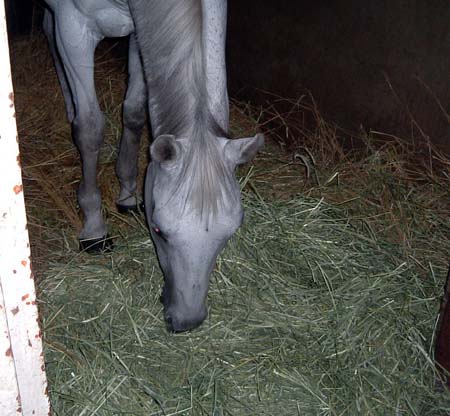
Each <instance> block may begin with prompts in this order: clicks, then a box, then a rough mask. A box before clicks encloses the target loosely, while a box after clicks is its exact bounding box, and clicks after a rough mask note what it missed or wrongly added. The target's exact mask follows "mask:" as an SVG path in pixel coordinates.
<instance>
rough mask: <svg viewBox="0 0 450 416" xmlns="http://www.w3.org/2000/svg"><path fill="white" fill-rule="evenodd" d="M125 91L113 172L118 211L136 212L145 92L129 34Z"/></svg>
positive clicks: (136, 54) (132, 38)
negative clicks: (116, 183)
mask: <svg viewBox="0 0 450 416" xmlns="http://www.w3.org/2000/svg"><path fill="white" fill-rule="evenodd" d="M128 73H129V77H128V88H127V93H126V97H125V101H124V103H123V132H122V138H121V140H120V150H119V156H118V158H117V164H116V173H117V176H118V178H119V181H120V194H119V198H118V199H117V207H118V209H119V211H121V212H127V211H130V210H136V208H137V206H138V204H139V202H140V198H139V196H138V195H137V193H136V188H137V185H136V178H137V174H138V150H139V143H140V139H141V133H142V128H143V127H144V123H145V118H146V117H145V116H146V111H145V105H146V100H147V92H146V91H147V89H146V86H145V82H144V72H143V68H142V63H141V58H140V56H139V50H138V46H137V42H136V37H135V34H134V33H132V34H131V35H130V48H129V52H128Z"/></svg>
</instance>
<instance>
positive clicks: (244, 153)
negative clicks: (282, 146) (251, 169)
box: [224, 134, 264, 166]
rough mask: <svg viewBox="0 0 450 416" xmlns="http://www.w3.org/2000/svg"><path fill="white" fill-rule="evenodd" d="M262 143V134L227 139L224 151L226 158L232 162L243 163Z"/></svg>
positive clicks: (248, 159) (253, 155)
mask: <svg viewBox="0 0 450 416" xmlns="http://www.w3.org/2000/svg"><path fill="white" fill-rule="evenodd" d="M263 145H264V135H262V134H257V135H256V136H253V137H246V138H244V139H234V140H228V141H227V144H226V145H225V148H224V152H225V156H226V158H227V159H228V160H229V161H230V162H231V163H233V164H234V166H237V165H243V164H244V163H247V162H249V161H250V160H252V159H253V158H254V157H255V156H256V153H258V151H259V149H261V147H262V146H263Z"/></svg>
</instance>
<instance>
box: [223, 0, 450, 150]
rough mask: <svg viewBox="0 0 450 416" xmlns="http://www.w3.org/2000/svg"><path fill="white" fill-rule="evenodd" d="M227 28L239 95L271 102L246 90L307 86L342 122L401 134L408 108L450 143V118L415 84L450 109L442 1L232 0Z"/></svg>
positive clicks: (449, 9) (448, 12) (449, 33)
mask: <svg viewBox="0 0 450 416" xmlns="http://www.w3.org/2000/svg"><path fill="white" fill-rule="evenodd" d="M228 27H229V38H228V69H229V74H230V89H231V91H232V92H235V93H238V92H240V94H241V97H242V98H246V97H247V98H248V97H251V98H252V99H254V100H256V101H257V102H258V101H259V102H260V101H263V100H266V99H267V97H264V96H262V95H261V94H258V93H256V92H255V91H253V90H252V89H251V88H244V89H242V88H243V87H248V86H253V87H257V88H259V89H263V90H268V91H271V92H275V93H277V94H280V95H282V96H285V97H296V96H300V94H301V93H302V92H304V89H305V88H306V89H308V90H310V91H311V93H312V94H313V96H314V97H315V99H316V100H317V101H318V103H319V106H320V108H321V109H322V110H323V112H324V113H325V114H326V115H327V116H328V117H331V118H332V119H334V120H336V121H337V122H338V123H340V124H342V125H343V126H347V127H357V126H358V125H359V124H362V125H363V126H364V127H366V128H372V129H375V130H381V131H384V132H386V131H388V132H391V133H394V134H401V135H402V136H403V137H410V136H411V134H412V133H411V131H412V130H411V117H410V115H408V110H407V109H406V107H408V109H409V111H410V113H411V114H412V115H413V117H414V118H415V120H416V121H417V123H418V124H419V125H420V127H421V128H422V129H423V130H424V132H425V133H426V134H428V135H429V136H431V138H432V139H433V140H434V141H435V142H438V143H439V142H440V143H445V142H450V121H449V120H447V119H446V118H445V116H444V115H443V113H442V112H441V111H440V110H439V108H438V106H437V105H436V102H435V100H434V98H433V97H432V95H431V94H430V93H429V92H428V91H427V90H426V88H424V87H423V85H422V84H421V82H420V81H419V80H418V78H419V79H421V80H423V81H424V82H425V83H426V84H427V85H428V86H429V87H430V88H431V90H432V91H433V93H434V94H435V95H436V97H437V98H438V99H439V100H440V102H441V104H442V105H443V106H444V107H445V109H446V110H447V112H449V113H450V3H449V2H448V0H431V1H424V0H372V1H361V0H321V1H320V0H319V1H300V0H277V1H275V0H245V1H241V0H229V24H228ZM386 77H387V78H388V79H389V80H390V82H391V84H392V87H393V89H394V90H395V93H396V94H398V99H397V98H396V97H395V94H394V93H393V92H392V90H391V88H390V87H389V84H388V82H387V81H386V79H385V78H386ZM399 100H401V102H402V104H401V103H399ZM413 133H414V134H417V130H414V129H413Z"/></svg>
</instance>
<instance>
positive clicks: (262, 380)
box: [12, 34, 450, 416]
mask: <svg viewBox="0 0 450 416" xmlns="http://www.w3.org/2000/svg"><path fill="white" fill-rule="evenodd" d="M111 45H112V44H111V43H109V44H108V43H106V44H103V46H102V45H100V49H99V53H98V54H97V71H96V81H97V83H98V97H99V101H100V103H101V105H102V107H103V108H104V109H105V111H106V112H107V121H108V123H107V130H106V140H105V146H104V149H103V152H102V156H101V162H100V169H99V170H100V175H99V181H100V187H101V189H102V193H103V196H104V210H105V215H106V217H107V220H108V223H109V224H110V225H111V233H112V234H113V235H114V236H115V237H116V246H115V251H114V253H113V254H111V255H105V256H96V257H90V256H87V255H85V254H80V253H78V252H77V246H78V244H77V238H76V234H77V228H79V224H80V220H79V213H78V208H77V206H76V197H75V191H76V188H77V185H78V181H79V171H80V169H79V162H78V156H77V153H76V151H75V149H74V147H73V145H72V143H71V140H70V127H69V126H68V124H67V121H66V118H65V114H64V108H63V101H62V97H61V94H60V90H59V86H58V84H57V81H56V77H55V73H54V69H53V65H52V62H51V60H50V58H49V55H48V51H47V48H46V45H45V41H44V40H43V39H42V36H41V35H39V34H35V35H34V37H33V38H32V39H30V38H26V39H19V40H17V41H15V42H14V43H13V45H12V53H13V56H12V62H13V75H14V83H15V93H16V108H17V114H18V115H17V120H18V126H19V136H20V141H21V150H22V162H23V168H24V170H23V172H24V180H25V194H26V198H27V200H26V202H27V213H28V219H29V226H30V227H29V228H30V237H31V248H32V253H33V264H34V268H35V270H36V274H37V282H38V285H39V286H38V290H39V294H40V307H41V313H42V320H43V323H42V324H43V329H44V342H45V354H46V365H47V371H48V376H49V387H50V395H51V400H52V404H53V408H54V413H55V415H64V416H70V415H76V416H79V415H93V414H96V415H108V416H111V415H125V414H128V415H146V416H148V415H163V414H165V415H175V414H179V415H182V414H185V415H187V414H191V415H201V414H205V415H206V414H207V415H231V414H232V415H256V414H258V415H259V414H266V415H274V414H280V415H296V414H298V415H321V414H324V415H325V414H326V415H366V414H367V415H369V414H370V415H372V414H374V415H378V414H379V415H386V414H393V415H396V416H397V415H420V416H423V415H433V416H434V415H439V414H448V413H449V412H450V401H449V395H448V393H447V392H445V391H444V392H442V391H438V390H436V389H435V381H436V379H437V377H438V376H437V374H436V372H435V367H434V362H433V354H432V346H433V336H434V329H435V323H436V314H437V310H438V304H439V297H440V295H441V289H442V286H443V282H444V279H445V275H446V267H447V262H448V258H449V257H450V256H449V254H450V252H449V251H450V249H449V247H450V233H449V224H450V219H449V218H450V210H449V206H450V204H449V189H450V162H449V160H448V158H447V157H446V156H445V155H442V152H440V151H438V150H436V149H433V148H432V147H431V146H430V147H427V148H425V150H426V154H424V152H423V149H424V148H423V147H418V146H416V145H411V144H408V143H405V142H404V141H402V140H400V139H398V138H392V137H386V136H383V135H382V134H379V133H371V132H368V133H365V132H361V134H359V135H349V134H348V133H347V132H342V131H341V130H340V129H339V128H337V127H336V126H333V125H332V124H329V123H327V122H326V121H325V120H324V119H323V118H322V117H321V115H320V113H319V111H318V110H317V107H316V105H315V103H314V101H313V100H309V101H308V100H306V99H305V98H304V97H302V98H301V99H300V100H297V101H295V102H290V103H289V105H290V106H291V107H289V108H288V110H287V111H286V113H280V111H279V110H278V109H277V108H276V107H272V106H269V107H268V108H264V109H255V108H253V107H251V106H250V105H248V104H245V103H237V102H232V107H231V121H232V128H233V134H234V135H235V136H244V135H250V134H253V133H254V131H255V130H263V131H265V132H266V133H267V135H268V137H270V138H271V139H273V140H272V141H271V140H269V141H268V144H267V146H266V149H265V151H263V152H262V153H261V154H260V155H259V156H258V157H257V159H256V161H255V165H254V166H250V167H246V168H243V169H242V170H241V171H240V174H241V176H242V177H243V179H242V186H243V187H244V188H245V193H244V204H245V208H246V224H245V226H244V227H243V228H242V229H241V230H240V231H239V232H238V234H237V235H236V236H235V237H234V238H233V240H232V242H231V243H230V245H229V247H228V248H227V249H226V251H225V252H224V253H223V254H222V255H221V257H220V259H219V261H218V264H217V267H216V270H215V271H214V274H213V277H212V283H211V291H210V294H209V305H210V314H209V318H208V320H207V322H205V324H204V325H203V326H202V327H201V328H200V329H198V330H196V331H193V332H192V333H188V334H179V335H173V334H169V333H167V331H166V329H165V324H164V322H163V321H162V306H161V305H160V303H159V300H158V298H159V294H160V290H161V284H162V276H161V273H160V270H159V268H158V266H157V261H156V258H155V254H154V249H153V247H152V244H151V242H150V241H149V236H148V231H147V230H146V228H145V225H144V224H143V219H142V218H138V217H135V218H127V217H124V216H122V215H119V214H117V213H116V211H115V201H114V198H115V196H116V195H117V188H118V186H117V181H112V180H111V178H112V177H113V170H114V160H115V157H116V144H117V141H118V137H119V134H120V127H119V126H120V103H121V100H122V98H123V94H124V85H125V80H126V75H125V74H124V72H123V69H124V65H125V61H126V60H125V58H124V56H123V54H122V55H120V54H118V52H117V50H116V49H117V48H116V49H114V48H112V47H111ZM119 46H120V45H119ZM119 49H120V48H119ZM118 55H119V59H116V58H117V57H118ZM43 110H45V111H43ZM305 120H309V121H308V122H306V121H305ZM287 138H289V139H291V141H290V142H289V141H287V140H286V139H287ZM381 139H383V140H381ZM289 143H290V144H289ZM146 150H147V143H146V142H145V140H144V141H143V147H142V152H141V159H140V162H139V163H140V167H141V172H142V170H143V169H142V168H143V167H144V166H145V164H146V162H147V156H146V154H147V151H146ZM424 155H426V157H425V156H424Z"/></svg>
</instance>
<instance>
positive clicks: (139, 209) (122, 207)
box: [116, 202, 144, 214]
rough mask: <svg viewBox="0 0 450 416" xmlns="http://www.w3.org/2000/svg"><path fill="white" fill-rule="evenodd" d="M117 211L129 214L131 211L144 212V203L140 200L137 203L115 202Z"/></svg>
mask: <svg viewBox="0 0 450 416" xmlns="http://www.w3.org/2000/svg"><path fill="white" fill-rule="evenodd" d="M116 206H117V211H119V213H120V214H131V213H132V212H134V213H136V214H140V213H141V212H144V203H143V202H141V203H140V204H139V205H122V204H119V203H117V204H116Z"/></svg>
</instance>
